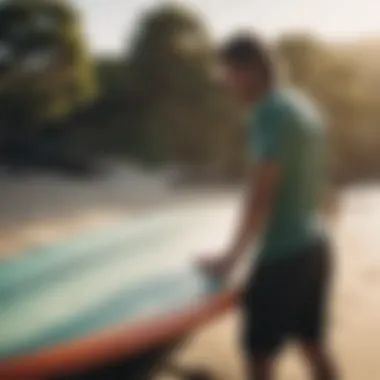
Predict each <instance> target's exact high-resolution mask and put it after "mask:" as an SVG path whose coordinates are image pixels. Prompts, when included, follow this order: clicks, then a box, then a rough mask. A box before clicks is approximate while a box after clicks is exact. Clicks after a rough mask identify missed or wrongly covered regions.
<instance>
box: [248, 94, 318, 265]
mask: <svg viewBox="0 0 380 380" xmlns="http://www.w3.org/2000/svg"><path fill="white" fill-rule="evenodd" d="M251 141H252V144H253V145H252V149H253V154H254V158H255V159H256V160H257V161H260V160H262V159H265V160H269V161H270V160H273V161H275V162H278V163H279V164H280V165H281V171H282V174H281V181H280V186H279V190H278V192H277V194H276V199H275V202H274V205H273V209H272V213H271V215H270V217H269V220H268V224H267V227H266V230H265V233H264V236H263V240H262V250H261V254H262V255H263V256H262V257H263V258H264V259H265V260H266V259H268V260H272V259H276V258H279V257H282V256H283V255H286V254H288V253H291V252H297V251H298V250H300V249H302V248H304V247H305V246H307V245H309V244H310V243H312V242H313V241H315V240H316V239H318V238H320V237H321V235H322V234H323V231H322V228H321V223H320V221H319V210H318V209H319V207H320V204H321V198H322V196H323V190H324V185H325V154H324V147H325V140H324V123H323V121H322V118H321V116H320V114H319V112H318V110H317V109H316V107H315V106H314V105H313V104H312V102H310V101H309V100H308V99H307V98H306V97H304V96H303V95H302V94H301V93H298V92H297V91H295V90H290V89H286V90H277V91H275V92H273V93H271V94H270V95H269V96H268V97H267V98H266V99H264V100H263V101H262V102H261V104H260V105H259V107H258V108H257V109H256V110H255V112H254V116H253V120H252V135H251Z"/></svg>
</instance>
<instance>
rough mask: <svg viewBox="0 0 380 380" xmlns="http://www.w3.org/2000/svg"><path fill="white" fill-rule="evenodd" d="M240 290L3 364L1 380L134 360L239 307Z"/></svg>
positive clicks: (30, 379) (20, 379) (37, 379)
mask: <svg viewBox="0 0 380 380" xmlns="http://www.w3.org/2000/svg"><path fill="white" fill-rule="evenodd" d="M240 297H241V290H239V289H237V290H229V291H225V292H222V293H219V294H216V295H214V296H212V297H208V298H207V299H205V300H203V301H201V302H199V303H198V304H197V305H194V306H192V307H189V308H187V309H184V310H182V311H178V312H175V313H172V314H170V315H162V316H160V317H154V318H150V319H147V320H144V321H139V322H134V323H130V324H127V325H123V326H119V327H114V328H113V329H112V330H106V331H103V332H99V333H97V334H92V335H90V336H88V337H85V338H82V339H80V340H76V341H71V342H68V343H65V344H61V345H58V346H56V347H54V348H51V349H48V350H43V351H39V352H36V353H33V354H31V355H27V356H21V357H17V358H11V359H7V360H3V362H0V378H1V379H2V380H23V379H26V378H27V379H28V380H40V379H45V378H49V377H52V376H56V375H65V374H69V373H73V372H75V371H81V370H86V369H88V368H92V367H94V366H99V365H102V364H107V363H110V362H113V361H116V360H118V359H122V358H131V357H133V356H135V355H136V356H137V355H139V354H141V353H143V352H144V351H147V350H150V349H154V348H158V347H160V346H161V345H164V344H165V343H166V342H170V341H173V340H176V339H177V338H180V337H182V336H185V335H187V334H189V333H191V332H192V331H193V330H195V329H196V328H198V327H201V326H202V325H204V324H206V323H207V322H210V321H211V320H212V319H214V318H216V317H218V316H220V315H221V314H223V313H224V312H226V311H228V310H229V309H231V308H233V307H234V306H236V305H237V303H238V301H239V299H240Z"/></svg>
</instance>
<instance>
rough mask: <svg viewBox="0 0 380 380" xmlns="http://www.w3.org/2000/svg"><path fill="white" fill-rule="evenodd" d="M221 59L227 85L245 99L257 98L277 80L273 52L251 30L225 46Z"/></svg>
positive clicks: (235, 37) (234, 38)
mask: <svg viewBox="0 0 380 380" xmlns="http://www.w3.org/2000/svg"><path fill="white" fill-rule="evenodd" d="M220 59H221V63H222V65H223V69H224V74H225V80H226V84H227V86H228V87H229V88H230V89H231V90H232V91H233V92H234V93H235V95H237V96H238V97H239V99H241V100H243V101H254V100H257V98H258V97H260V95H261V94H262V93H263V92H265V91H266V90H267V89H268V88H269V87H270V86H271V85H272V82H273V75H274V74H273V66H272V60H271V57H270V54H269V52H268V50H267V48H266V47H265V46H264V44H263V43H262V42H260V41H259V40H258V39H257V38H255V37H254V36H251V35H249V34H240V35H236V36H234V37H232V38H231V39H230V40H229V41H227V43H226V44H225V45H224V46H223V47H222V49H221V51H220Z"/></svg>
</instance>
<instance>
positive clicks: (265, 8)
mask: <svg viewBox="0 0 380 380" xmlns="http://www.w3.org/2000/svg"><path fill="white" fill-rule="evenodd" d="M72 1H73V2H74V3H75V4H76V6H77V7H78V8H79V9H80V10H81V11H82V15H83V21H84V28H85V32H86V34H87V38H88V40H89V42H90V44H91V47H92V49H93V50H94V51H95V52H99V53H101V52H107V53H117V52H119V51H121V50H122V49H123V48H124V47H125V46H127V45H128V41H129V39H130V37H131V35H132V33H133V30H134V29H135V27H136V23H137V21H138V19H139V17H140V15H141V13H142V12H144V10H146V9H149V7H152V6H155V5H158V4H160V3H162V2H163V1H161V0H72ZM176 1H177V2H178V3H183V4H185V5H187V6H189V7H191V8H193V9H195V10H196V11H197V12H198V13H199V15H200V17H202V18H203V19H204V20H205V21H206V23H207V26H208V27H209V29H210V32H211V33H212V35H213V36H214V37H215V38H217V39H220V38H223V37H224V36H225V35H227V34H228V33H230V32H233V31H234V30H236V29H242V28H244V29H245V28H252V29H253V30H255V31H256V32H260V33H262V34H263V35H264V36H265V37H267V38H275V37H276V36H278V35H280V34H281V33H283V32H286V31H294V30H303V31H305V30H306V31H311V32H313V33H315V34H316V35H319V36H321V37H322V38H325V39H334V40H350V39H357V38H362V37H368V36H371V37H373V36H376V35H378V36H380V22H379V20H380V19H379V17H380V16H379V14H380V3H379V2H378V1H377V0H176Z"/></svg>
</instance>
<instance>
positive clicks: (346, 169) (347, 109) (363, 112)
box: [277, 34, 380, 181]
mask: <svg viewBox="0 0 380 380" xmlns="http://www.w3.org/2000/svg"><path fill="white" fill-rule="evenodd" d="M358 49H360V47H358V46H356V47H353V48H351V49H347V50H346V51H344V49H343V48H340V47H339V46H331V45H328V44H323V43H322V42H319V41H317V40H315V39H313V38H311V37H310V36H308V35H302V34H300V35H291V36H284V37H283V38H282V39H281V40H280V41H279V42H278V45H277V51H278V53H279V55H280V57H281V58H282V60H283V61H285V62H286V66H287V69H288V72H287V74H288V79H290V81H291V82H292V83H295V84H296V85H298V86H300V87H302V88H304V89H306V90H307V91H308V92H310V93H311V94H312V95H313V96H314V97H315V98H316V99H317V101H318V102H319V103H320V104H321V106H322V108H323V109H324V110H325V112H326V117H327V119H328V120H329V125H328V133H329V136H330V143H331V144H330V145H331V152H332V154H331V157H332V162H331V165H332V167H333V170H334V175H335V178H336V179H337V180H338V181H351V180H355V179H360V178H361V177H363V178H368V177H373V176H377V175H378V173H379V172H380V165H379V160H378V155H379V154H378V152H379V151H380V113H379V111H378V106H379V105H380V99H379V97H378V94H377V93H376V91H374V87H373V85H372V84H371V83H373V81H377V80H378V79H377V78H379V72H378V71H377V70H376V69H373V68H372V71H368V70H366V69H365V66H367V65H368V62H370V61H371V59H373V58H372V57H371V54H368V53H367V54H366V55H361V56H360V55H359V57H360V59H358V54H357V52H358ZM371 53H372V54H374V53H373V51H372V52H371ZM372 67H374V66H372ZM371 88H372V90H371Z"/></svg>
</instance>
